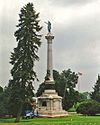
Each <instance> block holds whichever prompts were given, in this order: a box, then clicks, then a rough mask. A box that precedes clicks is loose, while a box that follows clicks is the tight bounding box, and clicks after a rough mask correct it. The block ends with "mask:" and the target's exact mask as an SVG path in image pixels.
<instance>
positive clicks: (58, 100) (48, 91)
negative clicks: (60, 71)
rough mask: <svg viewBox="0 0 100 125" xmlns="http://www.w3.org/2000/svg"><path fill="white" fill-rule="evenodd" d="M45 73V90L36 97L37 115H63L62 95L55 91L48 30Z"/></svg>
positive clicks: (64, 113)
mask: <svg viewBox="0 0 100 125" xmlns="http://www.w3.org/2000/svg"><path fill="white" fill-rule="evenodd" d="M45 38H46V39H47V74H46V77H45V91H44V92H43V93H42V95H41V96H40V97H38V115H39V116H40V117H63V116H67V115H68V113H67V112H66V111H64V110H63V109H62V97H61V96H58V94H57V92H56V91H55V82H54V79H53V68H52V67H53V65H52V39H54V36H53V35H52V34H51V33H50V32H49V33H48V34H47V36H45Z"/></svg>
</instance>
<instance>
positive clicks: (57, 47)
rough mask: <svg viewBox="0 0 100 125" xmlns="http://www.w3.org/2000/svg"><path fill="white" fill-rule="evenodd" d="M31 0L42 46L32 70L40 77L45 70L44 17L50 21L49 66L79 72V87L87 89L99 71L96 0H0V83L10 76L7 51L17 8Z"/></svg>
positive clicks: (99, 12) (99, 22) (99, 23)
mask: <svg viewBox="0 0 100 125" xmlns="http://www.w3.org/2000/svg"><path fill="white" fill-rule="evenodd" d="M28 2H33V4H34V7H35V10H36V11H37V12H40V19H41V25H42V26H43V29H42V31H41V34H43V37H42V40H41V41H42V46H41V48H40V50H39V56H40V61H39V62H37V63H36V71H37V73H38V77H39V79H40V82H39V83H35V86H38V85H39V84H40V83H41V82H43V81H44V77H45V74H46V63H47V62H46V61H47V57H46V56H47V55H46V52H47V50H46V49H47V43H46V40H45V38H44V37H45V35H46V34H47V28H46V25H45V24H44V22H45V21H48V20H50V21H51V23H52V33H53V34H54V36H55V39H54V41H53V67H54V69H56V70H57V71H59V72H61V71H62V70H67V69H68V68H70V69H71V70H72V71H75V72H82V74H83V75H82V76H80V78H79V87H80V90H81V91H91V90H92V87H93V85H94V83H95V81H96V79H97V75H98V74H99V73H100V0H0V85H1V86H3V87H4V86H5V85H7V84H8V81H9V79H10V70H11V65H10V64H9V61H10V55H11V52H12V51H13V48H14V47H16V41H15V38H14V35H13V34H14V32H15V31H16V25H17V24H18V19H19V17H18V14H19V13H20V9H21V8H22V7H23V6H24V5H25V4H27V3H28Z"/></svg>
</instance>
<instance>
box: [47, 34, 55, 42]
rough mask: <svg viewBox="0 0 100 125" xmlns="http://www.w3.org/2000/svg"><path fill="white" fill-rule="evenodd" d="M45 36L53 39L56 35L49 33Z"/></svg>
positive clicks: (49, 39)
mask: <svg viewBox="0 0 100 125" xmlns="http://www.w3.org/2000/svg"><path fill="white" fill-rule="evenodd" d="M45 38H46V39H47V40H48V41H52V39H54V36H53V34H51V33H48V34H47V35H46V36H45Z"/></svg>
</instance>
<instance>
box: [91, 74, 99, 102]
mask: <svg viewBox="0 0 100 125" xmlns="http://www.w3.org/2000/svg"><path fill="white" fill-rule="evenodd" d="M93 89H94V91H93V92H92V93H91V98H92V99H94V100H96V101H97V102H100V75H98V79H97V81H96V83H95V85H94V87H93Z"/></svg>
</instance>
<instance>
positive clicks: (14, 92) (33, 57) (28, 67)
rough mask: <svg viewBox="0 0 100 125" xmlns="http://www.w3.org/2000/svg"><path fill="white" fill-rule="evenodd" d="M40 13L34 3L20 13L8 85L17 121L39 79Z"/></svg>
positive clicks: (26, 6)
mask: <svg viewBox="0 0 100 125" xmlns="http://www.w3.org/2000/svg"><path fill="white" fill-rule="evenodd" d="M39 22H40V20H39V13H36V11H35V10H34V6H33V4H32V3H28V4H27V5H25V6H24V7H23V8H22V9H21V11H20V14H19V24H18V25H17V31H16V32H15V34H14V35H15V37H16V41H17V47H16V48H14V52H12V53H11V61H10V63H11V64H12V66H13V67H12V69H11V75H12V79H11V80H10V81H9V85H8V87H9V88H10V89H11V96H10V104H11V106H12V110H13V107H14V111H15V114H16V122H19V121H20V116H21V111H22V107H23V104H24V103H25V100H26V99H27V98H29V97H32V96H33V95H34V92H33V91H34V85H33V83H34V80H35V79H37V75H36V72H35V70H34V66H35V61H37V60H39V56H38V54H37V52H38V49H39V47H40V45H41V41H40V39H41V35H40V33H39V32H40V30H41V29H42V27H41V26H40V24H39Z"/></svg>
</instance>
